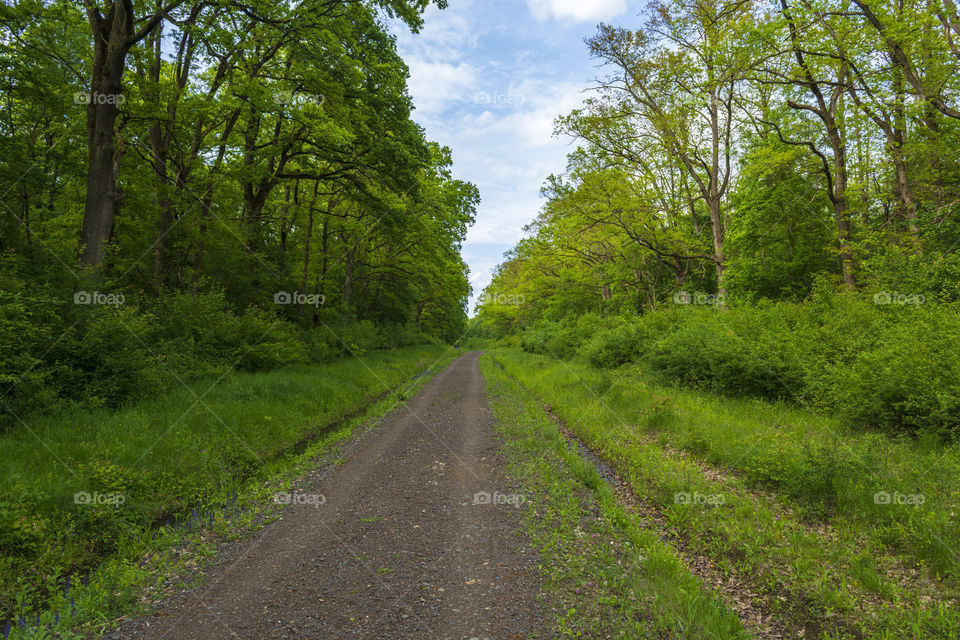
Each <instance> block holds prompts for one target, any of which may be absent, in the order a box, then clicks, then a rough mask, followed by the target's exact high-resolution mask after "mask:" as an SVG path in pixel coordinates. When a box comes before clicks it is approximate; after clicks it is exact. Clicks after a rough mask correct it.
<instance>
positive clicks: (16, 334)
mask: <svg viewBox="0 0 960 640" xmlns="http://www.w3.org/2000/svg"><path fill="white" fill-rule="evenodd" d="M3 284H4V285H6V289H4V290H2V291H0V401H2V404H0V428H10V427H11V426H12V425H15V424H16V423H17V421H18V419H19V418H23V417H24V416H27V415H28V414H31V413H34V412H37V411H41V410H42V411H52V410H55V409H57V408H63V407H64V406H66V405H78V406H81V407H90V408H92V407H101V406H108V407H115V406H118V405H120V404H121V403H123V402H125V401H126V400H128V399H132V398H141V397H146V396H149V395H155V394H158V393H161V392H163V391H166V390H169V389H172V388H176V387H179V386H180V385H181V383H185V382H188V381H190V380H195V379H197V378H199V377H202V376H211V375H216V376H219V375H222V374H223V373H225V372H226V371H228V370H230V369H231V368H235V369H238V370H242V371H265V370H272V369H277V368H280V367H284V366H287V365H291V364H298V363H306V362H324V361H328V360H331V359H333V358H337V357H340V356H343V355H351V354H353V355H362V354H363V353H364V352H365V351H368V350H371V349H383V348H394V347H401V346H410V345H419V344H430V343H435V342H436V338H433V337H430V336H427V335H426V334H424V333H422V332H421V331H420V330H418V329H417V328H415V327H410V326H407V325H398V324H375V323H373V322H371V321H369V320H367V321H362V322H346V323H344V322H338V323H330V324H327V323H324V322H322V321H318V325H317V326H316V327H313V328H307V329H305V328H301V327H300V326H298V325H296V324H294V323H293V322H291V321H289V320H286V319H284V318H282V317H280V315H278V313H277V312H276V311H275V310H274V309H272V308H265V307H260V306H250V307H248V308H246V309H243V310H237V309H235V308H234V307H233V306H232V305H231V304H230V303H229V302H228V300H227V299H226V297H225V296H224V294H223V293H222V292H218V291H214V292H208V293H200V294H197V295H195V296H193V295H189V294H186V293H167V294H164V295H161V296H159V297H158V298H156V299H150V300H147V301H145V300H142V299H140V298H139V297H138V296H137V295H136V294H135V293H134V292H132V291H124V292H122V293H121V290H119V289H113V291H115V292H116V293H117V294H120V295H123V299H122V303H120V304H112V305H111V304H104V305H97V304H76V303H75V302H74V298H73V296H74V291H73V290H72V289H66V288H57V287H55V286H47V287H46V288H42V287H41V288H39V289H38V287H37V286H36V285H31V286H27V283H26V282H25V281H20V280H17V279H16V277H15V276H13V275H11V273H9V272H8V273H7V274H6V279H5V281H4V282H3Z"/></svg>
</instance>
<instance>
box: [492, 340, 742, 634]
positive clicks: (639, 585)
mask: <svg viewBox="0 0 960 640" xmlns="http://www.w3.org/2000/svg"><path fill="white" fill-rule="evenodd" d="M480 365H481V371H482V372H483V375H484V378H485V379H486V382H487V395H488V398H489V400H490V404H491V408H492V410H493V412H494V414H495V416H496V418H497V423H498V425H499V426H498V428H499V430H500V432H501V434H502V436H503V438H504V440H505V443H504V447H503V451H504V453H505V454H506V457H507V460H508V464H509V469H508V470H509V473H510V474H511V475H512V476H513V477H514V478H516V480H517V481H518V482H519V483H520V484H521V485H522V486H523V488H524V490H525V491H526V492H527V496H526V497H527V501H526V502H525V505H526V509H527V511H526V517H525V521H526V525H527V528H528V530H529V533H530V536H531V539H532V541H533V543H534V546H535V547H536V548H537V549H538V550H539V551H540V554H541V558H542V564H541V569H542V570H543V571H544V572H545V576H546V588H547V593H548V594H549V598H550V600H551V602H550V609H551V610H552V612H553V614H552V615H553V620H552V627H553V631H554V632H555V633H556V634H557V635H558V636H559V637H564V638H623V639H627V638H630V639H636V638H689V639H690V640H693V639H697V640H700V639H706V638H713V639H724V640H734V639H741V638H749V637H751V636H750V634H749V633H748V632H747V631H746V630H745V629H744V628H743V626H742V625H741V624H740V621H739V620H738V618H737V616H736V615H735V614H734V613H733V612H732V611H731V610H730V609H729V608H727V607H726V606H725V605H724V604H723V603H722V602H721V601H720V600H719V599H718V598H717V597H716V594H714V593H713V592H712V591H711V590H710V589H708V588H707V587H705V586H704V585H703V583H702V582H701V581H700V580H698V579H697V578H696V577H695V576H693V575H691V573H690V572H689V571H688V569H687V567H686V566H685V565H684V563H683V562H682V561H681V560H680V559H679V557H678V556H677V554H676V552H675V550H674V549H672V548H671V547H670V546H669V545H666V544H664V543H663V542H662V541H661V540H660V537H659V536H658V535H657V533H656V532H654V531H651V530H649V529H647V528H645V527H644V526H643V523H642V522H641V521H640V519H639V518H637V516H635V515H634V514H631V513H628V512H627V511H625V510H624V509H623V508H621V506H620V505H619V504H618V501H617V499H616V497H615V496H614V494H613V491H612V490H611V489H610V487H609V486H608V485H607V484H606V483H605V482H604V480H603V479H602V478H601V477H600V475H599V474H598V472H597V470H596V469H595V468H594V467H593V465H591V463H590V462H588V461H586V460H584V459H583V458H582V457H581V456H580V455H579V454H578V453H577V451H576V450H575V449H574V448H572V447H570V446H568V444H567V443H566V441H565V440H564V439H563V437H561V435H560V434H559V432H558V431H557V428H556V426H555V425H554V424H553V423H552V422H551V421H550V419H549V417H548V416H547V415H546V413H545V412H544V411H543V410H542V409H541V408H540V407H539V404H538V403H537V401H536V399H535V398H533V397H532V396H531V395H529V394H528V393H527V392H525V391H524V390H522V389H521V388H520V387H518V386H517V385H516V384H514V383H513V382H512V381H511V380H510V379H509V378H508V377H507V376H506V375H505V374H504V372H503V371H502V370H500V369H499V367H497V366H496V365H495V364H494V363H493V360H492V359H491V358H490V357H489V356H484V357H483V358H481V360H480Z"/></svg>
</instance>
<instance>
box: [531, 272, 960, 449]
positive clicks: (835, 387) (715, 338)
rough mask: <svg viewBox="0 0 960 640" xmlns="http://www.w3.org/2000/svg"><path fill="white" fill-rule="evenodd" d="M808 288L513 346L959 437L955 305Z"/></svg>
mask: <svg viewBox="0 0 960 640" xmlns="http://www.w3.org/2000/svg"><path fill="white" fill-rule="evenodd" d="M817 291H818V293H817V295H816V296H815V298H814V299H813V300H811V301H810V302H806V303H795V302H778V303H766V304H761V305H743V306H733V307H730V308H727V309H723V310H720V309H715V308H712V307H698V306H697V305H689V306H680V305H677V306H675V307H674V308H666V309H662V310H658V311H651V312H647V313H645V314H643V315H640V316H626V317H624V316H614V317H612V318H606V319H601V318H599V317H598V316H593V315H587V316H581V317H580V318H579V319H574V318H569V319H567V320H565V321H563V322H559V323H550V322H547V321H541V322H539V323H537V324H535V325H533V326H532V327H531V328H529V329H527V330H526V331H524V332H523V333H522V334H521V335H520V347H521V348H522V349H523V350H524V351H528V352H531V353H538V354H544V355H550V356H553V357H559V358H567V359H569V358H580V359H583V360H586V361H587V362H589V363H590V364H592V365H593V366H596V367H600V368H605V369H609V368H616V367H619V366H622V365H625V364H629V363H637V364H641V365H642V366H643V367H645V368H646V369H647V370H648V371H649V372H650V373H651V374H653V375H655V376H656V377H658V378H659V379H661V380H664V381H669V382H675V383H680V384H682V385H687V386H693V387H698V388H702V389H707V390H711V391H715V392H719V393H724V394H727V395H731V396H747V397H761V398H768V399H784V400H786V401H788V402H791V403H793V404H797V405H800V406H812V407H817V408H821V409H824V410H826V411H828V412H830V413H832V414H834V415H837V416H840V417H842V418H844V419H846V420H847V421H849V423H850V424H851V425H855V426H857V427H859V428H865V429H866V428H872V429H879V430H882V431H885V432H887V433H891V434H904V435H917V434H928V435H932V436H935V437H939V438H942V439H945V440H953V439H956V438H957V437H958V436H960V413H958V410H960V392H957V391H956V390H957V389H960V366H958V364H957V363H956V358H955V355H954V345H953V343H954V340H953V339H951V338H950V337H949V336H956V335H960V320H958V317H960V314H958V313H957V310H956V307H955V305H953V304H949V305H947V304H944V305H936V304H930V303H922V304H898V303H896V302H895V300H897V298H893V299H894V302H893V303H892V304H881V303H875V302H874V299H873V294H851V293H831V292H829V291H828V290H825V289H823V288H822V287H821V288H820V289H818V290H817ZM888 293H889V292H888ZM876 295H878V296H880V298H878V299H880V300H883V299H884V298H883V296H884V295H885V294H884V293H883V292H878V293H877V294H876ZM892 295H896V294H895V293H894V294H892ZM899 299H900V300H904V299H905V298H902V297H901V298H899ZM918 381H924V382H923V383H920V382H918Z"/></svg>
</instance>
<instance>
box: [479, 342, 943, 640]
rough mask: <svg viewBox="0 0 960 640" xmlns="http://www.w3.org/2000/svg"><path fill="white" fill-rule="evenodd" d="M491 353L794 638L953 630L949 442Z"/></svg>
mask: <svg viewBox="0 0 960 640" xmlns="http://www.w3.org/2000/svg"><path fill="white" fill-rule="evenodd" d="M492 357H493V358H494V359H495V360H496V362H498V363H500V364H502V366H503V367H505V370H506V372H507V373H509V374H510V375H511V376H514V377H515V378H516V379H517V380H518V381H519V382H520V383H521V384H522V385H524V386H525V387H526V388H527V389H528V390H529V391H530V392H531V393H532V394H533V395H534V396H535V397H536V398H537V400H538V401H540V402H543V403H546V404H548V405H549V406H550V408H551V411H553V412H555V413H556V414H557V415H558V416H559V417H560V418H561V419H562V420H564V422H565V423H566V424H567V425H569V427H570V429H571V430H572V431H573V432H574V433H575V434H576V436H577V437H578V438H579V439H581V440H582V441H584V442H585V443H586V444H588V445H589V446H590V448H591V449H592V450H594V451H596V452H597V453H598V454H600V455H601V457H603V458H604V459H605V460H606V461H607V462H608V463H610V464H611V465H612V466H613V467H614V468H615V469H616V470H617V472H618V473H619V474H620V476H621V477H622V478H624V479H625V480H626V481H627V482H628V483H629V484H630V486H631V487H632V489H633V490H634V491H635V492H636V494H637V495H639V496H642V497H643V498H644V499H645V500H647V501H649V502H651V503H653V504H654V505H656V506H657V508H658V509H659V510H660V511H661V513H662V514H663V515H664V518H665V520H666V522H667V523H668V526H669V527H670V529H671V530H672V531H673V532H674V533H675V534H676V535H677V536H678V537H680V538H682V539H683V540H685V541H686V543H687V544H688V545H689V546H690V547H691V549H692V550H693V551H694V552H696V553H697V554H702V555H703V556H705V557H707V558H709V559H711V560H712V562H713V563H715V565H716V567H717V568H718V569H719V570H720V571H721V572H722V573H723V574H724V575H726V576H729V577H730V578H732V579H736V580H741V581H743V582H744V583H746V584H749V585H750V586H751V587H752V589H754V590H755V591H756V593H758V594H759V596H760V597H761V598H762V600H763V602H762V605H763V607H764V608H765V609H767V610H769V611H771V612H773V613H774V614H775V615H776V616H778V617H780V618H782V619H784V620H785V621H786V622H787V623H788V624H789V625H790V626H793V625H797V626H799V627H800V628H802V629H803V630H804V635H805V636H806V637H809V638H832V639H836V638H882V639H890V640H893V639H894V638H896V639H901V638H915V639H921V638H930V639H933V638H937V639H938V640H940V639H948V638H949V639H954V638H957V637H958V635H960V616H958V612H957V604H958V595H957V588H956V577H957V573H956V558H955V556H954V554H955V550H956V548H957V547H956V544H957V540H958V537H957V535H956V533H955V530H956V529H955V527H956V511H957V506H956V499H957V495H958V494H957V493H956V491H955V490H953V492H950V491H951V490H950V488H951V487H955V486H956V483H957V482H958V480H957V475H956V474H955V473H954V471H953V470H956V469H960V461H958V460H957V458H956V452H955V451H953V450H951V449H942V448H940V449H937V448H926V446H925V445H924V444H923V443H912V442H906V441H892V440H888V439H885V438H882V437H880V436H876V435H874V434H857V433H854V432H849V431H846V430H844V429H843V428H842V427H841V426H840V425H838V424H837V423H835V422H832V421H830V420H827V419H824V418H819V417H816V416H812V415H810V414H808V413H805V412H802V411H797V410H793V409H789V408H785V407H782V406H777V405H770V404H766V403H759V402H755V401H754V402H745V401H741V400H730V399H724V398H718V397H714V396H709V395H706V394H695V393H691V392H686V391H680V390H676V389H670V388H663V387H656V386H653V385H649V384H647V383H646V382H645V381H644V379H643V377H642V376H641V375H640V374H639V373H638V372H637V371H636V370H635V369H621V370H617V371H614V372H610V371H603V370H597V369H594V368H592V367H588V366H585V365H580V364H576V363H568V362H560V361H557V360H552V359H548V358H544V357H541V356H532V355H528V354H523V353H519V352H513V351H496V352H493V354H492ZM851 461H853V462H851ZM938 468H942V469H943V471H938V472H934V471H932V470H936V469H938ZM944 476H948V477H944ZM949 476H952V477H949ZM791 487H793V488H794V489H791ZM881 492H887V493H889V495H891V496H893V494H894V492H897V493H898V494H900V495H911V496H918V495H922V496H925V498H926V499H925V500H924V501H922V503H921V504H918V502H919V501H918V500H914V501H913V503H911V504H907V503H900V504H897V500H898V498H893V499H892V502H891V503H887V504H884V503H883V500H879V501H877V500H875V496H876V494H880V497H881V498H882V497H883V494H882V493H881ZM907 528H909V529H910V530H905V529H907ZM944 536H946V537H944ZM924 541H926V543H925V544H924ZM951 545H952V546H951Z"/></svg>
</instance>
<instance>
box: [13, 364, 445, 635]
mask: <svg viewBox="0 0 960 640" xmlns="http://www.w3.org/2000/svg"><path fill="white" fill-rule="evenodd" d="M456 355H457V353H456V352H455V351H454V350H453V349H450V348H448V347H445V346H423V347H408V348H404V349H398V350H395V351H381V352H371V353H367V354H364V355H363V357H362V359H357V358H349V359H343V360H339V361H336V362H333V363H330V364H326V365H312V366H296V367H291V368H289V369H284V370H280V371H274V372H268V373H255V374H245V373H231V374H229V375H227V376H225V377H224V378H222V379H221V380H218V381H216V382H213V381H207V382H206V384H205V385H204V384H200V385H199V386H198V387H197V388H193V389H189V390H188V389H183V390H182V391H181V392H177V393H171V394H166V395H164V396H160V397H157V398H155V399H152V400H149V401H145V402H141V403H138V404H136V405H134V406H131V407H128V408H124V409H122V410H120V411H115V412H108V411H97V412H88V413H83V414H77V415H73V416H59V417H55V418H49V419H46V420H43V421H36V422H34V423H32V424H28V425H24V429H23V430H21V431H18V432H15V433H8V434H6V435H4V436H3V437H2V447H0V451H2V454H0V457H2V458H3V477H4V484H3V489H2V490H0V491H2V493H0V507H2V508H3V509H4V510H5V511H6V512H7V513H4V514H2V515H3V518H4V520H3V523H2V526H3V527H4V528H3V529H2V531H0V535H3V536H4V543H5V544H4V545H2V546H3V548H4V553H3V556H2V558H0V563H2V564H0V574H2V575H3V581H4V582H3V584H2V585H0V586H2V593H3V594H4V598H5V601H4V603H3V605H4V613H5V614H6V615H7V616H8V617H12V624H10V625H9V628H8V629H4V628H0V637H3V636H4V635H5V634H6V633H9V637H10V638H44V637H66V635H65V634H66V633H68V630H69V629H78V628H81V627H82V628H83V629H86V631H84V633H89V631H90V629H91V628H100V627H102V626H104V625H105V624H106V623H107V622H108V621H109V620H110V619H112V618H114V617H116V616H117V615H119V614H121V613H122V612H124V611H129V610H131V608H132V607H134V606H135V604H136V602H137V600H138V598H140V597H141V595H142V592H143V591H144V589H147V590H155V589H160V587H159V586H158V585H160V584H161V581H166V582H164V584H167V586H169V584H170V583H171V580H172V581H174V582H175V581H176V580H177V578H176V576H177V575H179V574H181V573H183V572H193V571H195V570H196V568H197V566H198V564H202V563H203V559H204V558H205V557H207V556H209V555H210V554H212V553H213V552H214V550H215V548H216V544H217V542H220V541H223V540H224V539H225V538H226V539H228V538H233V537H238V536H240V535H242V534H243V533H245V532H248V531H250V530H253V529H256V528H259V526H261V525H262V524H263V522H265V521H267V520H269V519H270V517H271V514H272V512H273V511H274V510H275V509H276V506H275V505H273V503H272V501H271V500H270V496H272V494H273V493H274V492H276V491H281V490H282V487H283V482H284V481H289V480H290V479H292V478H294V477H296V476H297V475H298V474H302V473H303V472H304V471H305V470H307V469H308V468H310V466H311V464H314V463H311V460H314V459H315V458H316V457H317V456H319V455H322V454H324V452H326V451H328V450H330V449H331V448H332V447H334V446H335V445H336V444H337V443H339V442H341V441H343V439H344V438H346V437H348V436H349V435H350V434H351V432H352V431H353V429H354V428H355V427H356V426H357V425H359V424H362V423H364V422H366V421H369V420H370V419H372V418H375V417H377V416H379V415H383V414H384V413H386V412H387V411H389V410H390V409H392V408H394V407H395V406H397V404H399V403H401V402H403V401H404V400H406V399H407V398H408V397H410V394H411V393H412V391H413V389H414V388H415V387H416V386H419V384H420V383H422V382H423V381H424V380H426V379H428V378H429V376H430V375H432V374H433V373H435V372H436V371H438V370H440V369H442V368H443V367H444V366H445V365H446V364H448V363H449V362H450V360H452V359H453V358H454V357H455V356H456ZM391 391H392V392H391ZM378 398H379V401H377V400H378ZM371 403H373V404H371ZM78 493H82V494H84V495H86V496H89V498H81V499H80V500H79V501H78V500H76V499H75V494H78ZM11 512H12V513H11ZM11 542H14V543H15V544H10V543H11ZM187 548H189V549H190V552H189V553H186V554H185V553H183V550H184V549H187ZM171 576H174V577H173V578H171ZM160 591H162V589H160ZM7 598H9V600H6V599H7ZM21 617H22V618H21Z"/></svg>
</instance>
